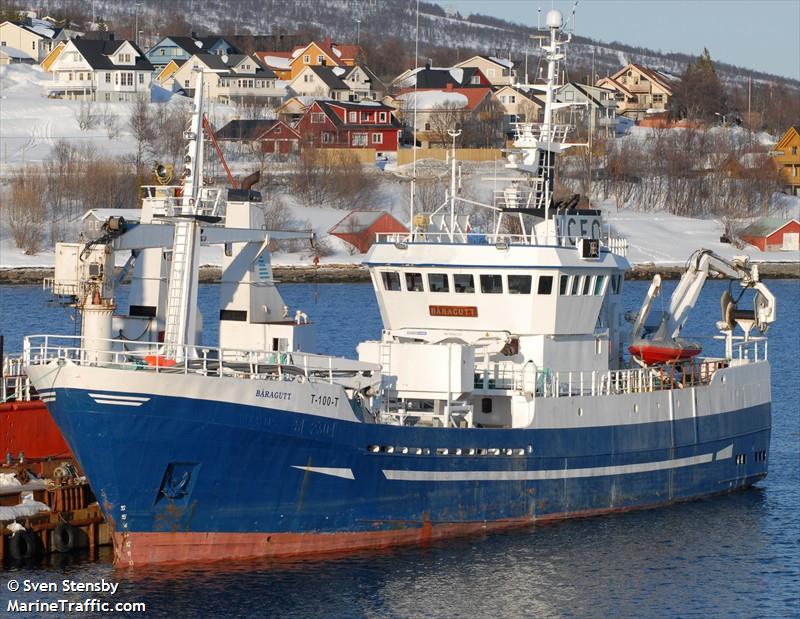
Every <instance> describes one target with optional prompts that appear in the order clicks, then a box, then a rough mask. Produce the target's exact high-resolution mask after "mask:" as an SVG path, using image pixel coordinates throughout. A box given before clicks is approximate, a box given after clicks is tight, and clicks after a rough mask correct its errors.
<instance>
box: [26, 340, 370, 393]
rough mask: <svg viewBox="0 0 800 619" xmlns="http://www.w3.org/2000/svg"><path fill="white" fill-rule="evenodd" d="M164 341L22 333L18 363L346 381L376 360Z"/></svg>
mask: <svg viewBox="0 0 800 619" xmlns="http://www.w3.org/2000/svg"><path fill="white" fill-rule="evenodd" d="M162 346H163V344H158V343H153V342H132V341H127V340H125V341H123V340H113V339H99V338H85V337H82V336H77V335H75V336H68V335H31V336H27V337H25V338H24V344H23V353H22V362H23V365H46V364H48V363H50V362H52V361H58V360H64V361H69V362H71V363H75V364H76V365H83V366H93V367H104V368H112V369H121V370H131V371H137V372H155V373H169V374H192V375H202V376H215V377H233V378H241V379H248V380H286V381H296V380H303V379H305V380H309V381H314V382H328V383H337V384H345V383H351V382H352V379H353V377H356V378H358V377H363V379H360V380H361V382H363V383H365V384H366V383H369V382H374V380H371V377H372V376H377V375H378V373H379V371H380V366H379V365H377V364H371V363H363V362H360V361H352V360H349V359H342V358H339V357H332V356H329V355H317V354H312V353H303V352H277V351H264V350H244V349H231V348H212V347H207V346H181V347H180V350H178V351H176V352H177V354H176V355H175V356H176V358H177V359H179V361H177V362H176V361H174V360H171V359H166V358H164V357H163V356H162V352H161V351H162Z"/></svg>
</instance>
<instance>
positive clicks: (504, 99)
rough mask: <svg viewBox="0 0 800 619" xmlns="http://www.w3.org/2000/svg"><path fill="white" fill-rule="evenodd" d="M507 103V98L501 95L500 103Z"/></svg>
mask: <svg viewBox="0 0 800 619" xmlns="http://www.w3.org/2000/svg"><path fill="white" fill-rule="evenodd" d="M505 102H506V96H505V95H500V103H505Z"/></svg>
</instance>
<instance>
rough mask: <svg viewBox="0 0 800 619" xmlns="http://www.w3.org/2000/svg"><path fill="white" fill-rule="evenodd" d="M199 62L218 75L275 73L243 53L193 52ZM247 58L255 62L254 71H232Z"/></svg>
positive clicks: (273, 75) (264, 74)
mask: <svg viewBox="0 0 800 619" xmlns="http://www.w3.org/2000/svg"><path fill="white" fill-rule="evenodd" d="M193 57H194V58H197V59H198V60H199V61H200V62H202V63H203V64H204V65H206V66H207V67H208V68H209V69H211V70H212V71H213V72H215V73H217V74H218V75H219V76H220V77H258V78H274V77H275V73H274V72H273V71H272V69H269V68H267V67H265V66H263V65H262V64H261V63H260V62H259V61H258V60H257V59H255V58H253V57H252V56H247V55H245V54H230V55H222V56H220V55H218V54H208V53H203V54H194V56H193ZM246 58H249V59H250V60H252V61H253V63H254V64H255V69H256V70H255V73H236V72H235V71H233V69H234V68H235V67H237V66H238V65H239V64H241V62H242V61H243V60H245V59H246Z"/></svg>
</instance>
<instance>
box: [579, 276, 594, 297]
mask: <svg viewBox="0 0 800 619" xmlns="http://www.w3.org/2000/svg"><path fill="white" fill-rule="evenodd" d="M581 279H582V280H583V290H581V294H582V295H587V294H589V290H591V286H592V279H593V278H592V276H591V275H585V276H583V277H582V278H581Z"/></svg>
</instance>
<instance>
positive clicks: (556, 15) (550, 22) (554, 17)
mask: <svg viewBox="0 0 800 619" xmlns="http://www.w3.org/2000/svg"><path fill="white" fill-rule="evenodd" d="M545 23H546V24H547V27H548V28H561V24H563V23H564V18H563V17H561V11H559V10H558V9H551V10H549V11H547V17H545Z"/></svg>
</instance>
